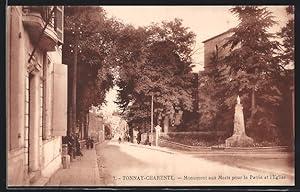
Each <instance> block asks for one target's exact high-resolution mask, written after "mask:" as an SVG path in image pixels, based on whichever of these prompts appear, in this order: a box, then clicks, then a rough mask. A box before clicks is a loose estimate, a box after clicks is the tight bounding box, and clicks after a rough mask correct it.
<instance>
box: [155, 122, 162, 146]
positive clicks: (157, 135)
mask: <svg viewBox="0 0 300 192" xmlns="http://www.w3.org/2000/svg"><path fill="white" fill-rule="evenodd" d="M160 131H161V127H160V126H159V125H157V126H156V127H155V146H158V142H159V141H158V140H159V136H160Z"/></svg>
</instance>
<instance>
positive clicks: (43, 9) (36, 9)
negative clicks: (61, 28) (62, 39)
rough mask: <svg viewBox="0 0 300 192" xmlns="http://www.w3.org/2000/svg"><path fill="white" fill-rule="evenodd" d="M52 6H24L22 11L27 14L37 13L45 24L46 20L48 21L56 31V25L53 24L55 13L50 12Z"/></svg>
mask: <svg viewBox="0 0 300 192" xmlns="http://www.w3.org/2000/svg"><path fill="white" fill-rule="evenodd" d="M52 9H53V6H24V7H23V11H24V12H27V13H39V14H40V15H41V17H42V19H43V20H44V22H45V23H46V22H47V21H48V19H50V22H49V25H50V26H51V27H53V28H54V30H55V31H56V23H55V13H53V12H52V15H51V11H52Z"/></svg>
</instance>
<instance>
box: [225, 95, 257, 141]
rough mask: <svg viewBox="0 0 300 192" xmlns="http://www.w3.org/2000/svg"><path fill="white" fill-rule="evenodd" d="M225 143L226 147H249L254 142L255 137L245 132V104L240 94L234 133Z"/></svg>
mask: <svg viewBox="0 0 300 192" xmlns="http://www.w3.org/2000/svg"><path fill="white" fill-rule="evenodd" d="M225 144H226V147H247V146H250V145H251V144H253V139H252V138H251V137H248V136H247V135H246V132H245V123H244V114H243V106H242V104H240V97H239V96H238V98H237V104H236V106H235V113H234V128H233V135H232V136H231V137H229V138H228V139H226V140H225Z"/></svg>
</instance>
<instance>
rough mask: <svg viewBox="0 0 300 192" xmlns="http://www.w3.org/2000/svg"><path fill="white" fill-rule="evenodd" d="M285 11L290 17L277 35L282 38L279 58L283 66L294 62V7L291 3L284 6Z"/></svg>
mask: <svg viewBox="0 0 300 192" xmlns="http://www.w3.org/2000/svg"><path fill="white" fill-rule="evenodd" d="M286 12H287V14H288V16H289V17H290V18H289V20H288V22H287V24H286V25H285V26H284V27H282V28H281V31H280V32H279V33H278V36H279V37H280V38H282V39H283V43H282V46H283V50H282V52H281V60H282V63H283V65H284V66H286V65H289V64H291V63H293V64H294V61H295V60H294V59H295V31H294V30H295V21H294V7H293V6H292V5H290V6H288V7H287V8H286Z"/></svg>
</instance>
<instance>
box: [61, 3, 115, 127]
mask: <svg viewBox="0 0 300 192" xmlns="http://www.w3.org/2000/svg"><path fill="white" fill-rule="evenodd" d="M64 25H65V27H64V45H63V62H64V63H66V64H68V65H69V75H68V76H69V79H68V80H69V82H70V84H72V83H71V82H72V78H73V73H72V70H73V63H74V46H75V43H74V41H75V35H78V50H79V51H78V55H77V60H78V64H77V65H78V67H77V71H78V72H77V102H76V103H77V116H78V117H77V119H78V120H80V121H82V118H83V117H84V116H85V115H86V114H87V113H88V110H89V107H91V105H95V106H97V105H101V104H102V103H103V102H105V94H106V92H107V91H108V90H109V89H110V88H111V87H112V86H113V79H114V76H113V73H112V68H113V66H112V65H111V63H112V62H111V56H112V54H113V50H114V39H115V36H116V33H117V31H118V27H119V25H120V24H119V23H118V22H117V21H115V20H113V19H108V18H107V17H106V13H105V11H104V10H103V9H102V8H101V7H89V6H66V7H65V18H64ZM70 87H71V86H70Z"/></svg>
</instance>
